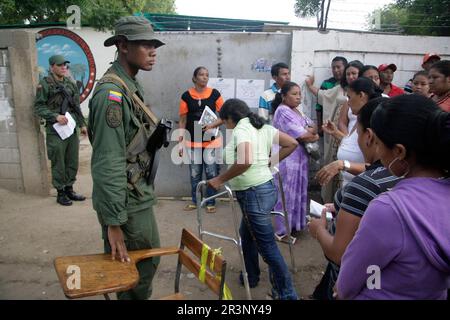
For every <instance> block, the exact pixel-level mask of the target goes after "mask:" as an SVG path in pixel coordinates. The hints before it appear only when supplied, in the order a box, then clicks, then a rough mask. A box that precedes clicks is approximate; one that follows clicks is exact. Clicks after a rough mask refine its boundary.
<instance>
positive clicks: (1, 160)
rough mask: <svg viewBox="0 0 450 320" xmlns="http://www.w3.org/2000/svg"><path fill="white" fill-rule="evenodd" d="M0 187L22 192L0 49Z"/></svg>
mask: <svg viewBox="0 0 450 320" xmlns="http://www.w3.org/2000/svg"><path fill="white" fill-rule="evenodd" d="M0 186H1V187H3V188H6V189H8V190H12V191H20V192H23V191H24V187H23V177H22V170H21V165H20V152H19V145H18V140H17V130H16V117H15V112H14V101H13V94H12V85H11V70H10V65H9V55H8V50H7V49H0Z"/></svg>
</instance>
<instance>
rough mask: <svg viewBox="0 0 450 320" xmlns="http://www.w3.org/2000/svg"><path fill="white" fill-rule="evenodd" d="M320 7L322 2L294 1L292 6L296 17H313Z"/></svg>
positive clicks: (315, 0) (318, 0) (314, 0)
mask: <svg viewBox="0 0 450 320" xmlns="http://www.w3.org/2000/svg"><path fill="white" fill-rule="evenodd" d="M321 6H322V0H296V1H295V5H294V10H295V15H296V16H297V17H303V18H305V17H311V16H315V15H316V14H317V13H318V12H319V10H320V9H321Z"/></svg>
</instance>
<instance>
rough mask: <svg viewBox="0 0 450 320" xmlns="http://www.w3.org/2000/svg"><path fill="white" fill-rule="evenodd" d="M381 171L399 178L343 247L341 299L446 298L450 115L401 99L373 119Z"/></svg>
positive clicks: (422, 101)
mask: <svg viewBox="0 0 450 320" xmlns="http://www.w3.org/2000/svg"><path fill="white" fill-rule="evenodd" d="M371 127H372V129H373V130H374V132H375V134H376V139H377V140H376V141H377V143H378V153H379V156H380V158H381V162H382V163H383V165H384V166H385V167H387V168H389V170H390V171H391V172H392V174H393V175H396V176H404V179H403V180H402V181H400V182H399V183H398V184H397V185H396V186H395V187H394V188H393V189H392V190H391V191H388V192H386V193H383V194H381V195H380V196H378V197H377V198H376V199H375V200H373V201H371V202H370V204H369V207H368V209H367V211H366V213H365V215H364V217H363V218H362V220H361V223H360V225H359V229H358V231H357V233H356V235H355V237H354V238H353V240H352V242H351V243H350V244H349V246H348V247H347V250H346V251H345V253H344V256H343V258H342V263H341V269H340V273H339V277H338V281H337V293H338V298H339V299H445V298H446V297H447V289H448V287H449V285H450V209H449V199H450V178H449V170H450V114H449V113H446V112H443V111H442V110H441V109H440V108H439V107H438V106H437V105H436V103H434V102H433V101H432V100H431V99H428V98H426V97H422V96H418V95H401V96H398V97H394V98H392V99H389V100H387V101H385V102H382V103H381V104H380V105H379V106H378V107H377V109H376V110H375V112H374V114H373V115H372V118H371Z"/></svg>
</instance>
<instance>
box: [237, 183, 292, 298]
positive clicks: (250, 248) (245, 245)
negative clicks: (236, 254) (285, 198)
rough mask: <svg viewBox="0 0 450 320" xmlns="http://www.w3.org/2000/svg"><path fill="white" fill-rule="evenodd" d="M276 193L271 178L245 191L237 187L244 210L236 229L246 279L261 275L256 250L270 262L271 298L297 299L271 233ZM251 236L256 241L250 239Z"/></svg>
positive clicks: (250, 281) (250, 279)
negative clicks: (239, 224)
mask: <svg viewBox="0 0 450 320" xmlns="http://www.w3.org/2000/svg"><path fill="white" fill-rule="evenodd" d="M277 197H278V192H277V190H276V188H275V184H274V182H273V180H270V181H268V182H266V183H263V184H260V185H258V186H256V187H251V188H249V189H247V190H244V191H236V198H237V200H238V202H239V205H240V207H241V210H242V214H243V219H242V221H241V227H240V230H239V233H240V235H241V238H242V251H243V253H244V260H245V268H246V269H247V273H248V280H249V283H251V284H255V283H257V282H258V281H259V275H260V269H259V261H258V253H259V254H260V255H261V256H262V258H263V260H264V262H266V263H267V264H268V265H269V277H270V282H271V284H272V293H273V295H274V298H276V299H281V300H296V299H298V296H297V293H296V291H295V288H294V285H293V282H292V278H291V275H290V273H289V269H288V267H287V265H286V262H285V261H284V259H283V256H282V255H281V253H280V250H279V249H278V246H277V244H276V242H275V237H274V230H273V226H272V217H271V214H270V212H271V210H272V208H273V207H274V206H275V204H276V202H277ZM249 227H250V228H251V230H249ZM253 236H254V237H255V240H256V241H254V240H253Z"/></svg>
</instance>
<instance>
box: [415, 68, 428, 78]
mask: <svg viewBox="0 0 450 320" xmlns="http://www.w3.org/2000/svg"><path fill="white" fill-rule="evenodd" d="M417 76H424V77H426V78H428V71H425V70H421V71H419V72H416V73H414V76H413V77H412V79H413V80H414V79H415V78H416V77H417Z"/></svg>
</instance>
